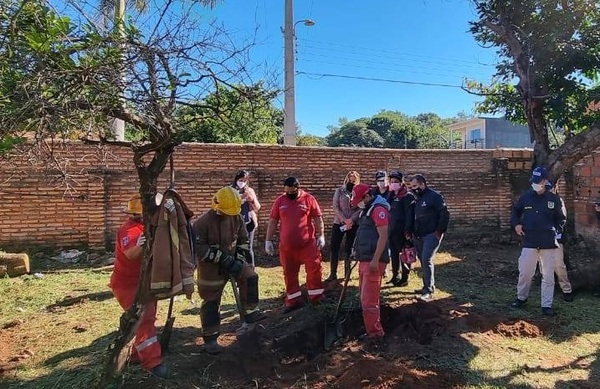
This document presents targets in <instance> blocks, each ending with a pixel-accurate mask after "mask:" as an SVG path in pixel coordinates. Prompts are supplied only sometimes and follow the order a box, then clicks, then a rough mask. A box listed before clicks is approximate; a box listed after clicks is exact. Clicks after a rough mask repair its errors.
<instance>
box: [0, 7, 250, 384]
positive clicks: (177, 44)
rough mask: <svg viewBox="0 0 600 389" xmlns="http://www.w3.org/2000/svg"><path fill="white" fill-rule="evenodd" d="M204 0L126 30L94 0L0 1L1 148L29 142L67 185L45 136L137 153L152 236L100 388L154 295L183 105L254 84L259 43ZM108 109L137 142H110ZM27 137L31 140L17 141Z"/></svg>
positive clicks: (158, 12)
mask: <svg viewBox="0 0 600 389" xmlns="http://www.w3.org/2000/svg"><path fill="white" fill-rule="evenodd" d="M198 3H203V4H208V5H214V3H215V1H200V2H192V3H191V4H190V3H183V4H178V6H177V7H174V6H173V5H174V1H173V0H166V1H165V2H164V3H162V5H161V6H160V7H157V8H155V9H154V12H153V13H151V15H149V20H151V21H153V23H151V24H149V23H146V24H140V25H132V24H127V23H125V24H124V29H123V31H122V32H121V31H114V30H113V31H106V30H105V29H103V28H100V27H99V26H97V25H96V22H95V21H94V20H93V18H92V17H89V16H88V15H89V13H90V10H93V9H94V5H93V4H91V5H90V4H87V3H75V2H70V3H68V7H69V9H68V10H66V11H65V12H64V13H62V12H61V10H56V9H51V8H49V7H47V6H46V4H45V2H44V1H42V0H38V1H36V0H22V1H17V2H15V1H8V0H4V1H1V2H0V8H1V11H2V12H3V13H4V14H5V15H7V16H8V17H7V18H6V20H4V21H3V22H0V30H1V31H0V32H1V33H2V34H0V35H1V36H2V38H0V77H1V78H0V81H1V82H0V83H1V84H2V85H1V86H0V100H1V101H2V104H0V128H1V129H0V145H1V146H3V147H4V150H5V151H6V150H13V151H14V150H15V148H17V147H22V149H21V150H22V151H20V152H24V151H25V147H27V149H26V152H29V153H32V155H33V154H35V156H36V158H41V157H44V158H45V163H47V164H48V165H50V166H53V168H54V169H55V170H57V171H59V172H61V176H62V177H63V178H64V184H65V185H66V186H68V185H69V180H68V177H69V173H68V171H67V169H66V167H65V166H64V165H61V163H60V161H58V160H57V159H56V158H57V157H56V155H55V154H54V153H53V150H52V142H49V141H48V139H56V140H59V139H65V138H74V137H79V138H81V139H84V141H86V142H94V143H99V144H104V143H107V144H116V145H120V146H123V147H129V148H131V149H132V151H133V164H134V166H135V169H136V171H137V174H138V177H139V192H140V194H141V195H142V203H143V207H144V223H145V229H146V232H147V236H148V239H149V241H150V243H149V244H148V245H146V252H145V255H144V260H143V264H142V278H141V282H140V287H139V289H138V293H137V296H136V299H135V302H134V304H133V306H132V307H131V309H129V310H128V311H127V312H125V313H124V314H123V316H122V317H121V319H120V328H119V331H118V335H117V337H116V339H115V341H114V342H113V344H112V345H111V348H110V357H109V361H108V362H107V365H106V369H105V373H104V376H103V378H102V379H101V381H100V383H99V385H100V386H104V385H106V383H107V382H109V380H110V379H111V378H112V376H113V375H114V374H115V373H116V372H119V371H120V370H121V369H122V367H123V366H124V364H125V362H126V360H127V350H126V346H127V344H128V343H129V342H130V340H131V339H132V338H133V336H134V333H135V328H136V324H137V322H138V321H139V319H140V317H141V310H142V308H143V305H144V304H143V303H144V302H145V301H146V299H147V298H148V296H146V294H145V290H146V289H147V285H148V282H149V277H148V271H147V269H148V267H149V258H150V256H149V247H151V245H152V242H153V240H154V231H153V230H152V228H151V225H150V223H149V220H150V214H151V211H152V210H153V209H154V206H153V201H154V196H155V194H156V193H157V182H158V178H159V176H160V174H161V172H162V171H163V170H164V168H165V166H166V163H167V161H168V160H169V157H170V156H171V154H172V152H173V150H174V148H175V147H176V146H177V144H178V143H179V141H178V138H177V130H176V129H177V128H178V123H177V115H176V114H175V113H176V111H177V109H178V107H192V108H202V109H203V110H202V111H203V112H207V110H208V111H209V112H210V111H213V112H214V113H215V116H218V115H217V114H218V111H219V108H218V106H215V105H214V102H213V104H208V103H206V102H205V99H204V97H205V96H206V95H207V94H209V93H210V92H212V91H214V90H217V89H218V88H219V87H220V86H226V87H228V88H236V85H242V84H252V82H251V80H249V79H250V77H249V74H250V72H251V70H252V69H250V66H249V61H248V50H249V48H250V47H251V45H252V41H249V42H245V43H243V44H241V45H240V46H238V45H236V44H235V43H234V41H233V39H231V38H230V37H229V36H228V35H227V34H226V33H225V31H224V29H223V28H222V27H220V26H219V25H217V24H215V23H212V24H206V23H202V21H201V20H199V18H198V16H199V15H200V12H198V9H197V7H198ZM186 4H187V6H186ZM182 7H183V8H184V9H182ZM185 7H187V9H186V8H185ZM66 15H69V17H67V16H66ZM74 15H75V16H74ZM194 16H196V17H194ZM74 17H75V18H78V19H76V20H75V21H74V20H73V18H74ZM121 91H124V92H121ZM106 116H110V117H114V118H118V119H121V120H123V121H124V122H125V123H127V125H128V126H130V127H131V128H133V131H134V133H135V134H134V135H135V137H136V139H138V140H137V141H135V142H112V141H110V140H109V139H108V138H109V137H108V136H107V135H108V134H109V131H107V130H106V125H105V118H106ZM201 119H202V118H198V120H201ZM25 135H28V137H29V139H30V140H33V142H29V143H27V144H26V145H19V142H20V141H21V140H22V139H23V137H24V136H25Z"/></svg>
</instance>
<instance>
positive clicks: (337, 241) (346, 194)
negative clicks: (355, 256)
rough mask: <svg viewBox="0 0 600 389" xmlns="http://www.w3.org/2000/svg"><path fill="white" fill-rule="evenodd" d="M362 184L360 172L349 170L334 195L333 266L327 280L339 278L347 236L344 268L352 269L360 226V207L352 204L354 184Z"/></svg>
mask: <svg viewBox="0 0 600 389" xmlns="http://www.w3.org/2000/svg"><path fill="white" fill-rule="evenodd" d="M358 184H360V174H359V173H358V172H357V171H355V170H352V171H349V172H348V174H346V177H345V178H344V182H343V184H342V186H340V187H339V188H337V189H336V191H335V193H334V195H333V214H334V217H333V226H332V228H331V267H330V272H329V277H327V279H325V281H326V282H329V281H335V280H337V267H338V262H339V257H340V248H341V246H342V240H343V239H344V236H345V237H346V243H345V245H344V254H345V258H344V263H345V266H344V270H345V273H346V272H348V271H349V270H350V253H351V252H352V245H353V244H354V238H355V237H356V230H357V228H358V226H357V224H356V221H357V220H358V214H359V212H360V209H358V208H357V207H353V206H351V205H350V200H351V197H352V189H353V188H354V185H358Z"/></svg>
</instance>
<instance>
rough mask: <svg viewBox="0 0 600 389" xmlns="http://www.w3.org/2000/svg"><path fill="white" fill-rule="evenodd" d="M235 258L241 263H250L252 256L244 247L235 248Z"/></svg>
mask: <svg viewBox="0 0 600 389" xmlns="http://www.w3.org/2000/svg"><path fill="white" fill-rule="evenodd" d="M235 257H236V258H237V259H239V260H240V261H242V262H246V263H252V254H250V250H249V249H247V248H245V247H241V246H238V247H236V249H235Z"/></svg>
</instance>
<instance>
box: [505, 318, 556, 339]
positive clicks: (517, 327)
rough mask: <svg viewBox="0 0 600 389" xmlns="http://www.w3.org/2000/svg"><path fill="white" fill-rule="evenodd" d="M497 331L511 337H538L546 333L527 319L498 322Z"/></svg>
mask: <svg viewBox="0 0 600 389" xmlns="http://www.w3.org/2000/svg"><path fill="white" fill-rule="evenodd" d="M496 332H497V333H499V334H502V335H504V336H509V337H526V338H537V337H538V336H542V335H544V332H543V331H542V330H541V329H540V328H539V327H538V326H536V325H535V324H531V323H528V322H526V321H525V320H509V321H506V322H504V323H500V324H498V326H497V327H496Z"/></svg>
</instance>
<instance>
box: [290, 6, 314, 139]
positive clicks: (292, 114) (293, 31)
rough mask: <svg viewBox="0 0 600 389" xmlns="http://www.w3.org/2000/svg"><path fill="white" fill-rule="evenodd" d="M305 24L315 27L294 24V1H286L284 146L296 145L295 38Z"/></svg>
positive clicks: (310, 22)
mask: <svg viewBox="0 0 600 389" xmlns="http://www.w3.org/2000/svg"><path fill="white" fill-rule="evenodd" d="M298 23H303V24H304V25H305V26H308V27H310V26H314V25H315V22H314V21H312V20H310V19H303V20H298V21H297V22H296V23H294V7H293V0H285V28H284V30H283V37H284V73H285V81H284V95H283V98H284V103H283V144H284V145H291V146H295V145H296V96H295V91H294V77H295V70H294V38H295V36H296V25H297V24H298Z"/></svg>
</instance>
